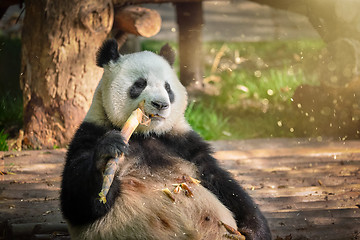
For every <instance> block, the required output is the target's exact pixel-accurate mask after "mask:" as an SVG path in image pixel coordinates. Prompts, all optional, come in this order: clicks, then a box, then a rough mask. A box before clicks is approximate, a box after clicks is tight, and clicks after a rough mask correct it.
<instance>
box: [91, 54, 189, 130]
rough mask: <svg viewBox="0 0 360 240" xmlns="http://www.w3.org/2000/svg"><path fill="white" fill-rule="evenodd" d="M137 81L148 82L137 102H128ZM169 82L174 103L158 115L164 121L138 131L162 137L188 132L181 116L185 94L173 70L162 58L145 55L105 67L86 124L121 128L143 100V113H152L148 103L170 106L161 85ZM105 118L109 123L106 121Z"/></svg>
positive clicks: (122, 58)
mask: <svg viewBox="0 0 360 240" xmlns="http://www.w3.org/2000/svg"><path fill="white" fill-rule="evenodd" d="M139 78H144V79H146V80H147V86H146V88H145V89H144V91H143V92H142V93H141V95H140V96H139V97H138V98H137V99H135V100H134V99H130V97H129V95H128V91H129V88H130V87H131V86H132V85H133V83H134V82H135V81H137V80H138V79H139ZM165 82H168V83H169V84H170V86H171V88H172V90H173V92H174V93H175V101H174V102H173V103H172V104H170V107H169V108H168V109H166V110H164V111H163V112H162V114H161V116H163V117H164V118H165V119H164V120H162V121H153V122H152V123H151V124H150V126H148V127H145V126H139V127H138V129H137V131H141V132H144V133H145V134H146V133H151V132H154V133H156V134H162V133H165V132H169V131H174V132H185V131H188V130H189V129H190V126H189V124H188V123H187V122H186V120H185V117H184V112H185V109H186V105H187V94H186V90H185V88H184V87H183V86H182V85H181V83H180V81H179V80H178V78H177V76H176V74H175V72H174V70H173V69H172V67H171V66H170V65H169V64H168V62H167V61H166V60H165V59H164V58H163V57H161V56H159V55H157V54H155V53H152V52H148V51H144V52H139V53H134V54H129V55H125V56H121V57H120V58H119V59H118V60H117V61H116V62H112V61H111V62H110V63H109V64H108V65H106V66H104V74H103V77H102V79H101V81H100V83H99V85H98V87H97V89H96V91H95V94H94V98H93V102H92V104H91V107H90V109H89V111H88V114H87V115H86V117H85V121H88V122H93V123H96V124H101V125H105V126H106V125H110V123H111V124H112V125H114V126H118V127H122V126H123V124H124V123H125V121H126V120H127V118H128V117H129V116H130V114H131V112H132V111H133V110H135V109H136V108H137V107H138V105H139V103H140V102H141V101H143V100H145V106H144V109H145V112H146V113H147V114H150V113H155V112H156V109H155V108H154V107H153V106H152V105H151V101H154V100H160V101H164V102H167V103H170V100H169V96H168V93H167V92H166V90H165V88H164V85H165ZM107 118H108V119H107Z"/></svg>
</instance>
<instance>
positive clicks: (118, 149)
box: [94, 130, 128, 172]
mask: <svg viewBox="0 0 360 240" xmlns="http://www.w3.org/2000/svg"><path fill="white" fill-rule="evenodd" d="M127 150H128V144H127V143H125V140H124V138H123V137H122V136H121V134H120V131H117V130H112V131H109V132H107V133H106V134H105V135H104V136H103V137H102V138H100V139H99V141H98V143H97V146H96V149H95V155H94V157H95V161H96V163H95V164H96V168H97V169H98V170H99V171H101V172H103V171H104V169H105V165H106V163H107V162H108V161H109V159H111V158H117V157H120V156H121V154H122V153H124V154H125V153H127Z"/></svg>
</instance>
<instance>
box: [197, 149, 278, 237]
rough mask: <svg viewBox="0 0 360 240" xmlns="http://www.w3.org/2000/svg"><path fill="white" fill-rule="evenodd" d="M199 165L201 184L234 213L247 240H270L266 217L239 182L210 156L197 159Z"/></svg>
mask: <svg viewBox="0 0 360 240" xmlns="http://www.w3.org/2000/svg"><path fill="white" fill-rule="evenodd" d="M197 165H198V169H199V172H200V176H201V184H202V185H203V186H204V187H206V188H208V189H209V190H210V191H211V192H212V193H214V194H215V195H216V196H217V197H218V198H219V199H220V201H221V202H222V203H223V204H224V205H225V206H227V207H228V208H229V209H230V210H231V211H232V212H233V213H234V215H235V219H236V222H237V225H238V228H239V230H240V231H241V232H242V233H243V234H244V235H245V236H246V240H260V239H262V240H268V239H269V240H270V239H271V233H270V230H269V227H268V224H267V221H266V219H265V217H264V216H263V215H262V213H261V212H260V210H259V209H258V207H257V206H256V204H255V203H254V202H253V200H252V199H251V197H250V196H249V195H248V194H247V193H246V191H245V190H244V189H243V188H242V187H241V186H240V185H239V184H238V183H237V181H236V180H235V179H233V178H232V177H231V176H230V174H229V173H228V172H227V171H225V170H223V169H221V168H220V167H219V166H218V164H217V162H216V160H215V159H214V158H212V157H211V156H210V155H208V156H202V157H201V160H200V159H197Z"/></svg>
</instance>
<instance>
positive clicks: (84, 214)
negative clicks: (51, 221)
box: [60, 122, 126, 225]
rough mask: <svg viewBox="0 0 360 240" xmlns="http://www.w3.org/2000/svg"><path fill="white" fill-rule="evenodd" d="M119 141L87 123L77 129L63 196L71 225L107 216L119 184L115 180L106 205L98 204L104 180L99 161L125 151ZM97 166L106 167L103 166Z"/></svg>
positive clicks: (65, 174) (117, 136)
mask: <svg viewBox="0 0 360 240" xmlns="http://www.w3.org/2000/svg"><path fill="white" fill-rule="evenodd" d="M119 138H121V136H120V135H119V134H115V133H114V132H112V131H110V132H108V133H107V131H106V130H105V129H104V128H101V127H98V126H96V125H93V124H90V123H86V122H84V123H83V124H81V126H80V127H79V129H78V130H77V132H76V134H75V136H74V138H73V140H72V142H71V144H70V146H69V150H68V152H67V156H66V163H65V168H64V171H63V178H62V183H61V184H62V188H61V194H60V199H61V209H62V212H63V215H64V217H65V218H66V219H69V220H70V222H71V223H72V224H74V225H82V224H86V223H91V222H93V221H95V220H96V219H98V218H100V217H102V216H104V215H105V214H106V213H107V212H108V211H109V209H110V207H111V206H112V205H113V204H114V200H115V198H116V196H118V195H119V193H120V182H119V181H117V180H116V178H115V179H114V182H113V183H112V185H111V188H110V191H109V193H108V201H107V203H106V204H103V203H100V202H99V200H98V198H99V197H98V194H99V192H100V190H101V185H102V181H103V177H102V171H101V170H99V169H98V166H97V163H99V162H98V161H101V160H105V159H106V158H108V157H109V156H116V155H119V154H120V153H121V152H122V151H124V150H125V148H126V147H125V145H124V143H123V141H122V139H119ZM104 158H105V159H104ZM105 161H106V160H105ZM98 165H100V166H101V167H104V163H102V164H98Z"/></svg>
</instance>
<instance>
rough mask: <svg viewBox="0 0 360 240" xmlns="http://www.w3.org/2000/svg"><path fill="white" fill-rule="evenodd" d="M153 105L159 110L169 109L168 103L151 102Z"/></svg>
mask: <svg viewBox="0 0 360 240" xmlns="http://www.w3.org/2000/svg"><path fill="white" fill-rule="evenodd" d="M151 105H153V106H154V107H155V108H156V109H157V110H165V109H167V108H168V107H169V104H168V103H166V102H160V101H151Z"/></svg>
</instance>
